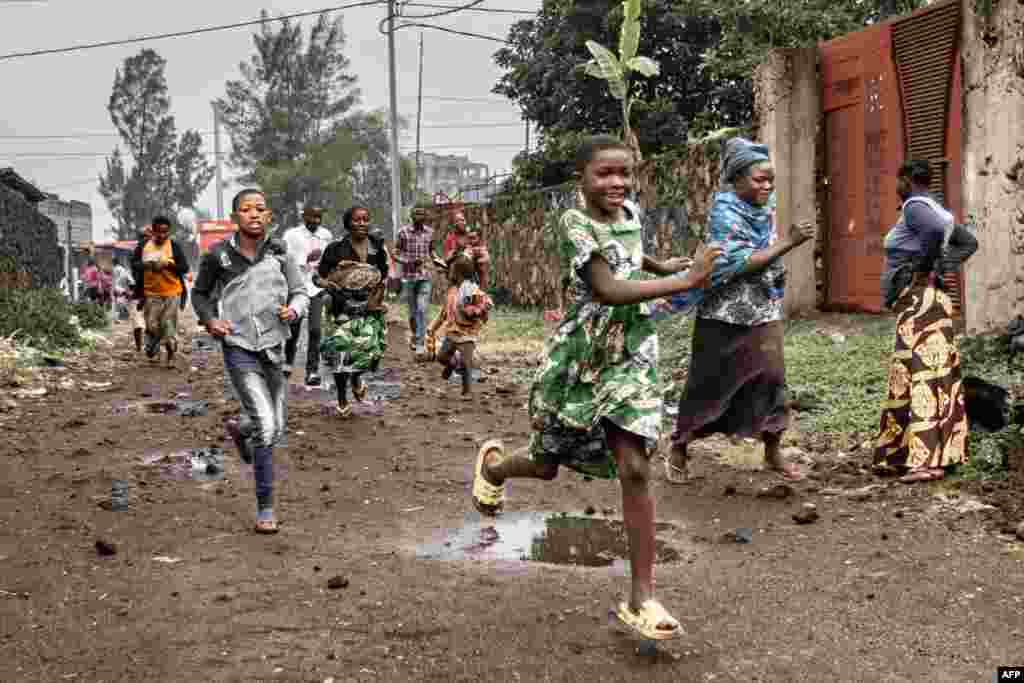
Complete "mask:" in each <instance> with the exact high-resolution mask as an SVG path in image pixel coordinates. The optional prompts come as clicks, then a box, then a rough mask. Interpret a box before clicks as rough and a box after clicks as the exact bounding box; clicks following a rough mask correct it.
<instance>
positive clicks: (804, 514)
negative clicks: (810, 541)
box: [793, 503, 821, 524]
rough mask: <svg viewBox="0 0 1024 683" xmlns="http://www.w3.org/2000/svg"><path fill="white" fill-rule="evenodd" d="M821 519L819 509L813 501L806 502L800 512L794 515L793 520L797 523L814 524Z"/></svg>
mask: <svg viewBox="0 0 1024 683" xmlns="http://www.w3.org/2000/svg"><path fill="white" fill-rule="evenodd" d="M819 519H821V515H819V514H818V509H817V508H816V507H815V506H814V504H813V503H805V504H804V506H803V508H802V509H801V510H800V512H797V513H795V514H794V515H793V521H794V522H796V523H797V524H813V523H814V522H817V521H818V520H819Z"/></svg>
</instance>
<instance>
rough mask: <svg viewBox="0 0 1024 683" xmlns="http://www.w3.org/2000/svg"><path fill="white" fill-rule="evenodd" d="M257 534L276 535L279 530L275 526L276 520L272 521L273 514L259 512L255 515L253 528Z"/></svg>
mask: <svg viewBox="0 0 1024 683" xmlns="http://www.w3.org/2000/svg"><path fill="white" fill-rule="evenodd" d="M253 531H255V532H256V533H258V534H276V533H277V532H278V531H280V529H279V528H278V526H277V520H276V519H274V513H273V512H270V513H264V512H262V511H260V512H259V513H257V514H256V526H255V527H254V528H253Z"/></svg>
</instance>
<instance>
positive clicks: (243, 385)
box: [192, 190, 309, 534]
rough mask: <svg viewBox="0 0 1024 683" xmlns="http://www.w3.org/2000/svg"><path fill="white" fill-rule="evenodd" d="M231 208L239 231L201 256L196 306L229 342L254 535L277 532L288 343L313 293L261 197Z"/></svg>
mask: <svg viewBox="0 0 1024 683" xmlns="http://www.w3.org/2000/svg"><path fill="white" fill-rule="evenodd" d="M231 210H232V216H231V217H232V219H233V220H234V222H235V225H237V226H238V232H237V233H235V235H234V236H233V237H231V238H230V239H227V240H223V241H221V242H219V243H218V244H216V245H215V246H214V247H213V248H212V249H210V251H209V252H208V253H207V254H206V256H204V257H203V260H202V263H201V264H200V268H199V277H198V278H197V279H196V282H195V286H194V287H193V288H192V306H193V308H195V311H196V316H197V317H198V318H199V323H200V324H202V325H205V326H206V330H207V332H209V333H210V335H212V336H214V337H217V338H219V339H221V341H222V342H223V350H224V369H225V370H226V371H227V374H228V376H229V377H230V378H231V384H232V386H233V387H234V390H235V395H236V396H238V399H239V401H240V402H241V404H242V419H241V421H240V423H239V424H237V425H235V424H231V425H229V428H228V430H229V432H230V433H231V437H232V438H233V439H234V441H235V445H236V446H237V447H238V453H239V455H240V456H241V457H242V460H244V461H245V462H252V463H253V474H254V478H255V480H256V532H257V533H261V534H274V533H277V530H278V528H277V519H276V518H275V517H274V445H275V444H276V443H277V442H278V441H279V440H280V439H281V437H282V435H283V434H284V429H285V424H286V422H287V410H288V382H287V380H286V379H285V376H284V368H283V366H284V361H285V352H284V345H285V342H286V341H287V340H288V336H289V334H290V329H291V328H290V324H291V323H292V322H294V321H295V320H297V319H299V318H300V317H301V316H302V315H303V313H305V312H306V307H307V306H308V305H309V294H308V293H307V289H306V280H305V278H304V276H303V273H302V271H301V270H300V269H299V265H298V263H296V262H295V259H294V258H293V257H291V256H289V255H288V253H287V248H286V247H285V245H284V244H283V243H282V242H280V241H279V240H274V239H267V236H266V230H267V225H268V224H269V223H270V218H271V212H270V209H269V208H268V207H267V200H266V197H265V196H264V195H263V193H262V192H261V191H259V190H242V191H241V192H239V193H238V194H237V195H235V198H234V200H233V201H232V202H231ZM218 299H219V300H218ZM218 309H219V311H218Z"/></svg>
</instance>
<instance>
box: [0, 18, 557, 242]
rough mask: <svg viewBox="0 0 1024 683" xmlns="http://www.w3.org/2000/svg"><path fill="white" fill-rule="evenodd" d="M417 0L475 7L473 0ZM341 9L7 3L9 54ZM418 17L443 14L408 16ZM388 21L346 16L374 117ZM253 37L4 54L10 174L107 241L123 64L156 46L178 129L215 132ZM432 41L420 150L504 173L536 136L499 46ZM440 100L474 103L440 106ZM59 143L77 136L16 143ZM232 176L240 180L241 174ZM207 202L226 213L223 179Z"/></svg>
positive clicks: (411, 63) (460, 24) (449, 38)
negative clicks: (76, 207)
mask: <svg viewBox="0 0 1024 683" xmlns="http://www.w3.org/2000/svg"><path fill="white" fill-rule="evenodd" d="M414 1H419V2H428V3H433V4H443V5H459V4H464V0H414ZM344 3H345V0H320V2H319V3H318V2H317V0H265V1H264V2H262V3H258V2H251V1H250V0H174V2H156V1H155V0H48V1H39V2H22V1H20V0H15V1H14V2H12V1H11V0H0V55H4V54H10V53H15V52H24V51H28V50H40V49H46V48H56V47H64V46H70V45H76V44H81V43H92V42H100V41H106V40H116V39H122V38H130V37H137V36H143V35H148V34H156V33H166V32H173V31H183V30H189V29H194V28H199V27H203V26H211V25H216V24H226V23H233V22H239V21H244V20H249V19H256V18H258V17H259V11H260V9H261V7H262V8H265V9H267V10H268V11H269V12H270V13H271V14H272V15H281V14H288V13H293V12H302V11H306V10H316V9H321V8H326V7H331V6H337V5H341V4H344ZM540 5H541V0H488V1H487V2H485V3H483V5H482V7H486V8H495V9H515V10H524V11H536V10H537V9H539V8H540ZM407 11H408V12H409V13H412V12H416V13H428V12H431V11H434V10H431V9H426V8H422V7H411V8H409V9H408V10H407ZM385 16H386V9H385V6H384V5H381V6H379V7H377V6H371V7H364V8H356V9H350V10H346V11H344V12H343V17H344V19H343V25H344V27H345V32H346V35H347V45H346V54H347V55H348V57H349V58H350V59H351V62H352V72H353V73H354V74H355V75H356V76H357V77H358V78H359V87H360V88H361V90H362V105H361V106H362V108H364V109H376V108H380V107H385V106H386V105H387V103H388V90H387V87H388V85H387V84H388V80H387V39H386V38H385V36H383V35H382V34H380V33H378V31H377V24H378V22H379V21H380V20H381V19H382V18H383V17H385ZM522 18H528V15H516V14H491V13H482V12H473V11H465V12H461V13H459V14H457V15H454V16H450V17H444V18H440V19H433V20H431V22H432V23H435V24H438V25H441V26H446V27H449V28H454V29H459V30H463V31H471V32H473V33H480V34H486V35H491V36H496V37H501V38H504V37H505V36H506V35H507V32H508V28H509V27H510V26H511V24H512V23H513V22H514V21H516V20H517V19H522ZM308 21H310V20H307V23H308ZM252 32H253V29H251V28H243V29H234V30H228V31H221V32H215V33H207V34H201V35H196V36H190V37H184V38H174V39H165V40H157V41H151V42H147V43H140V44H134V45H128V46H117V47H104V48H96V49H92V50H88V51H84V52H72V53H67V54H57V55H44V56H36V57H24V58H17V59H6V60H5V59H0V84H2V88H3V107H2V110H0V166H8V165H9V166H13V167H14V168H15V169H16V170H17V171H18V172H19V173H21V174H22V175H23V176H25V177H27V178H29V179H30V180H32V181H33V182H35V183H37V184H38V185H39V187H40V188H41V189H42V190H44V191H46V192H55V193H58V194H59V195H60V196H61V198H62V199H79V200H82V201H87V202H90V203H91V204H92V209H93V225H94V234H95V236H96V238H97V239H99V238H101V233H100V231H103V230H107V229H108V228H109V226H110V224H111V217H110V213H109V211H108V210H107V207H106V204H105V203H104V201H103V198H102V197H101V196H100V195H99V193H98V192H97V181H96V177H97V176H98V174H100V173H101V172H102V171H103V169H104V158H103V155H106V154H109V153H110V151H111V150H112V149H113V147H114V145H115V144H117V143H118V138H117V137H116V134H114V135H111V136H110V137H101V136H97V134H98V135H103V134H113V133H114V129H113V126H112V124H111V122H110V116H109V114H108V112H107V100H108V98H109V97H110V90H111V86H112V84H113V80H114V71H115V69H117V68H118V67H119V66H121V65H122V64H123V62H124V60H125V58H126V57H129V56H131V55H134V54H137V53H138V52H139V50H141V49H142V48H143V47H151V48H153V49H155V50H156V51H157V52H158V53H159V54H160V55H161V56H162V57H164V58H165V59H166V60H167V71H166V76H167V83H168V87H169V90H170V95H171V107H172V112H173V114H174V116H175V119H176V121H177V125H178V129H179V131H180V130H184V129H186V128H193V129H198V130H200V131H204V132H208V131H212V129H213V120H212V119H213V115H212V113H211V108H210V102H211V101H212V100H213V99H214V98H216V97H219V96H222V95H223V93H224V84H225V82H226V81H227V80H229V79H232V78H237V77H238V63H239V62H240V61H242V60H246V59H248V58H249V56H250V55H251V54H252V53H253V46H252ZM419 33H420V31H419V29H413V28H408V29H405V30H403V31H399V32H398V33H397V34H396V35H397V40H396V51H397V63H398V98H399V99H398V109H399V113H400V114H401V115H403V116H405V117H407V118H408V119H409V120H410V121H411V122H415V118H416V91H417V76H418V68H419V64H418V59H419V57H418V51H419V47H418V40H419ZM423 35H424V53H425V60H424V72H423V93H424V102H423V131H422V146H423V149H424V150H425V151H433V152H438V153H445V154H468V155H469V156H470V158H471V159H473V160H474V161H477V162H482V163H485V164H488V165H489V166H490V169H491V173H498V172H501V171H503V170H507V169H508V168H509V167H510V166H511V160H512V157H513V156H514V155H515V154H516V153H517V152H518V151H520V150H521V149H522V146H523V144H524V142H525V131H524V127H523V123H522V121H521V119H520V115H519V110H518V109H517V108H516V107H515V106H514V105H513V104H512V103H511V102H509V101H507V100H504V99H503V98H500V97H498V96H497V95H493V94H491V93H490V90H491V87H493V85H494V83H495V82H496V80H497V79H498V77H499V76H500V71H499V70H498V68H497V67H496V66H495V65H494V62H493V60H492V55H493V53H494V51H495V50H496V49H498V48H499V47H500V45H499V44H498V43H495V42H490V41H487V40H480V39H475V38H468V37H460V36H455V35H451V34H447V33H442V32H439V31H430V30H427V31H424V32H423ZM436 97H447V98H471V99H472V100H473V101H447V100H439V99H432V98H436ZM428 98H431V99H428ZM481 124H494V125H481ZM438 126H445V127H438ZM456 126H463V127H456ZM61 135H64V136H78V137H72V138H68V139H56V138H55V139H39V138H31V137H22V138H20V139H12V138H11V137H10V136H61ZM89 135H91V137H87V136H89ZM206 140H207V150H208V151H209V152H211V153H212V151H213V138H212V136H207V137H206ZM414 148H415V137H414V135H413V134H409V135H406V136H404V137H403V138H402V149H403V151H407V150H408V151H411V149H414ZM30 155H45V156H30ZM225 170H226V171H227V174H228V176H229V177H230V175H231V174H232V171H231V169H230V168H227V167H226V169H225ZM230 191H231V187H229V188H228V189H226V190H225V195H227V197H228V198H229V196H230ZM228 198H226V199H225V201H228ZM200 206H201V207H202V208H206V209H209V210H211V212H212V211H214V210H215V208H216V199H215V195H214V192H213V183H211V184H210V188H209V189H208V190H207V192H206V193H205V194H204V195H203V197H202V199H201V200H200Z"/></svg>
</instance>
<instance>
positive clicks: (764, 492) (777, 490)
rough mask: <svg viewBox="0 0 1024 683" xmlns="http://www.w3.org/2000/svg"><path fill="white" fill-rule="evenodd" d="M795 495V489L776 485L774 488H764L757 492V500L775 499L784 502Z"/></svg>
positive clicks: (785, 485) (787, 485) (784, 485)
mask: <svg viewBox="0 0 1024 683" xmlns="http://www.w3.org/2000/svg"><path fill="white" fill-rule="evenodd" d="M794 495H796V489H794V488H793V487H792V486H790V485H789V484H776V485H775V486H765V487H764V488H762V489H760V490H759V491H758V492H757V497H758V498H776V499H778V500H784V499H786V498H790V497H792V496H794Z"/></svg>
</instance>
